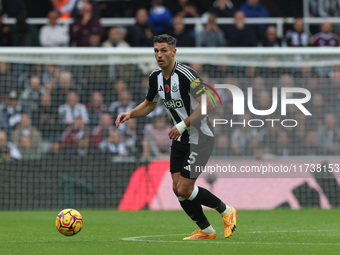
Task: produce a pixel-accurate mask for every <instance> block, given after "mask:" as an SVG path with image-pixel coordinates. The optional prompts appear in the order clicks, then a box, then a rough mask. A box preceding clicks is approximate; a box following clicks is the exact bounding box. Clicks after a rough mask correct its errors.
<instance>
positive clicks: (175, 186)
mask: <svg viewBox="0 0 340 255" xmlns="http://www.w3.org/2000/svg"><path fill="white" fill-rule="evenodd" d="M172 191H173V192H174V193H175V195H176V196H177V197H179V195H178V191H177V185H173V186H172Z"/></svg>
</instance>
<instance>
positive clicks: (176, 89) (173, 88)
mask: <svg viewBox="0 0 340 255" xmlns="http://www.w3.org/2000/svg"><path fill="white" fill-rule="evenodd" d="M171 91H172V92H177V91H178V85H177V84H176V83H174V84H173V85H172V86H171Z"/></svg>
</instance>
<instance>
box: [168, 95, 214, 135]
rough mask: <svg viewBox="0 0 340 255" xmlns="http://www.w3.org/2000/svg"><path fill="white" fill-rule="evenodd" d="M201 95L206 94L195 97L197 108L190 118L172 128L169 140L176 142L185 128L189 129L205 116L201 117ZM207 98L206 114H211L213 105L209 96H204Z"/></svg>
mask: <svg viewBox="0 0 340 255" xmlns="http://www.w3.org/2000/svg"><path fill="white" fill-rule="evenodd" d="M203 94H207V93H206V92H205V93H202V94H201V95H200V96H198V97H196V98H195V100H196V102H197V103H198V106H197V107H196V109H195V110H194V111H193V112H192V113H191V115H190V116H188V117H187V118H186V119H184V120H183V121H181V122H180V123H178V124H177V125H175V126H173V127H172V129H171V130H170V132H169V138H170V139H174V140H177V139H178V138H179V137H180V136H181V135H182V133H183V132H184V131H185V130H186V128H187V127H189V126H190V125H191V124H194V123H196V122H198V121H200V120H201V119H203V118H204V117H205V116H206V115H202V113H201V112H202V104H201V102H202V95H203ZM206 98H207V113H209V112H211V111H212V110H214V108H215V105H214V103H213V101H212V99H211V97H210V96H209V95H206Z"/></svg>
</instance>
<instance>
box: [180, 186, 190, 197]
mask: <svg viewBox="0 0 340 255" xmlns="http://www.w3.org/2000/svg"><path fill="white" fill-rule="evenodd" d="M191 192H192V190H190V189H189V188H188V187H183V186H179V187H177V196H180V197H182V198H189V197H190V195H191Z"/></svg>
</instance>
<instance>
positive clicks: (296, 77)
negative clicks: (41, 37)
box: [0, 48, 340, 209]
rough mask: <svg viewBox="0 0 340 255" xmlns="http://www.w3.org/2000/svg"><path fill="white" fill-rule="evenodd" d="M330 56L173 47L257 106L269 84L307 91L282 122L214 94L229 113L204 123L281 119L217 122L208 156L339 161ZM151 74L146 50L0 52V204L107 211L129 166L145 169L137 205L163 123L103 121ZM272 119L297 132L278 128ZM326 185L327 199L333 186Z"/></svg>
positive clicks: (142, 90) (337, 72)
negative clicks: (291, 123) (289, 122)
mask: <svg viewBox="0 0 340 255" xmlns="http://www.w3.org/2000/svg"><path fill="white" fill-rule="evenodd" d="M339 54H340V51H339V50H338V49H322V50H320V49H269V50H268V49H201V48H196V49H178V51H177V57H176V58H177V60H178V61H180V62H182V63H185V64H187V65H189V66H191V67H192V68H193V69H194V70H195V71H196V72H197V73H198V74H199V75H200V76H201V77H202V78H203V81H204V83H206V84H208V85H210V86H214V84H232V85H235V86H237V87H239V88H240V89H241V90H242V91H243V92H244V94H245V95H247V88H249V87H251V88H252V89H253V105H254V107H255V108H256V109H268V108H270V106H271V103H272V88H273V87H277V88H278V89H279V90H280V89H281V88H284V87H288V88H289V87H299V88H305V89H308V90H309V91H310V92H311V94H312V98H311V100H310V101H309V102H308V103H307V104H306V105H305V106H306V108H307V109H309V110H310V112H311V113H312V116H306V115H304V114H302V113H301V111H300V110H299V109H298V108H297V107H294V106H291V107H289V108H288V114H287V116H281V112H280V106H278V107H277V111H275V112H274V113H273V114H272V115H270V116H260V117H259V116H254V114H252V113H251V112H250V111H249V110H248V108H247V107H245V114H244V115H242V116H233V115H232V114H231V113H232V104H233V98H232V95H231V94H230V92H229V91H228V90H223V89H219V90H217V92H218V95H219V96H220V98H221V101H222V106H223V109H224V110H226V109H229V110H230V111H223V112H222V111H221V110H220V108H218V107H217V109H216V110H215V111H214V112H213V113H212V114H211V116H210V118H215V119H226V120H228V123H230V120H233V121H234V122H237V121H244V120H246V122H245V123H248V121H249V120H251V119H257V120H258V119H260V120H263V121H264V123H266V122H265V119H269V118H270V119H280V121H279V122H275V125H274V127H273V126H270V125H265V126H263V127H260V128H249V127H243V125H236V126H235V125H234V126H233V127H232V126H230V125H229V124H228V125H219V126H216V127H215V136H216V137H217V139H216V144H215V149H214V152H213V157H215V158H219V157H222V158H223V157H227V158H229V159H233V160H245V159H254V160H266V159H268V158H270V159H285V160H292V159H296V158H302V157H306V158H308V157H310V158H314V159H315V157H316V156H317V157H319V158H320V160H321V158H322V159H325V158H327V157H331V156H335V157H336V156H338V155H340V129H339V128H338V126H339V125H338V124H339V121H340V104H339V97H340V58H339ZM154 68H156V62H155V60H154V57H153V51H152V49H124V50H114V49H15V48H12V49H1V51H0V96H1V98H0V100H1V105H0V113H1V117H0V120H1V123H0V129H1V131H0V151H1V159H0V160H1V163H0V168H1V170H0V178H1V181H0V209H45V208H59V207H67V206H73V207H78V208H79V207H80V208H81V207H86V208H116V207H118V206H119V204H120V203H121V201H122V199H123V196H124V193H125V192H126V190H127V189H129V188H130V189H131V185H133V183H132V184H131V177H132V175H133V173H135V174H136V173H137V174H138V169H144V170H143V171H145V173H146V175H142V176H141V177H140V178H142V179H143V180H144V181H143V182H142V183H145V185H146V186H145V187H136V199H145V205H148V201H149V199H150V198H149V194H151V193H152V190H153V185H155V184H153V183H152V181H150V180H149V179H148V178H149V177H150V176H149V172H148V166H149V165H150V162H152V161H154V160H168V155H169V145H170V141H169V140H168V139H167V134H168V132H169V130H170V128H171V127H172V126H171V124H170V122H169V120H168V119H167V118H166V113H165V110H164V108H163V106H162V105H159V106H158V107H157V108H156V110H155V111H154V112H153V113H152V114H151V115H150V116H148V117H147V118H143V119H138V120H130V121H129V122H127V123H126V124H124V125H121V126H120V127H119V128H118V129H117V128H115V125H114V121H115V119H116V117H117V115H118V114H119V113H121V112H125V111H128V110H130V109H132V108H133V107H135V106H136V105H137V104H139V103H140V102H142V101H143V100H144V98H145V94H146V90H147V86H148V76H149V74H150V72H151V71H152V70H153V69H154ZM294 96H295V95H292V97H294ZM215 100H216V101H217V103H218V104H219V102H218V99H217V98H216V97H215ZM226 113H227V115H226ZM241 119H242V120H241ZM283 119H294V120H296V121H297V122H298V125H297V127H295V128H287V127H285V126H284V125H282V124H281V121H282V120H283ZM242 123H243V122H242ZM257 123H258V122H257ZM253 124H254V122H253ZM245 126H248V124H247V125H245ZM136 178H137V177H136ZM137 180H138V178H137ZM145 180H146V181H145ZM129 182H130V184H129ZM135 184H136V183H135ZM129 185H130V186H129ZM132 188H133V187H132ZM332 190H333V191H332V192H331V194H332V195H331V196H332V197H335V196H336V194H338V187H337V186H334V185H333V186H332ZM131 203H133V201H131ZM336 205H337V204H336Z"/></svg>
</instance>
